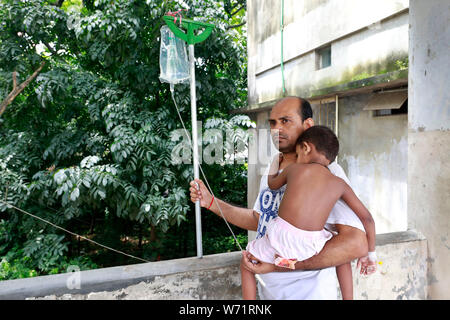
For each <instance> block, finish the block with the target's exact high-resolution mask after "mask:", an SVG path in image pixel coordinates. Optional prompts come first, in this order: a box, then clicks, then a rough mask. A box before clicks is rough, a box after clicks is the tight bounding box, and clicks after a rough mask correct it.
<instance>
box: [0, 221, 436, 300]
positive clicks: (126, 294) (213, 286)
mask: <svg viewBox="0 0 450 320" xmlns="http://www.w3.org/2000/svg"><path fill="white" fill-rule="evenodd" d="M377 255H378V258H379V262H380V264H379V266H378V271H377V273H376V274H374V275H371V276H369V277H367V276H363V275H360V274H359V271H358V270H357V269H356V261H354V262H353V263H352V264H353V284H354V296H355V299H357V300H364V299H370V300H372V299H426V298H427V290H428V289H427V287H428V279H427V270H428V268H427V264H428V263H427V261H428V255H427V240H426V239H425V237H424V236H423V235H422V234H421V233H419V232H417V231H415V230H408V231H403V232H394V233H386V234H378V235H377ZM240 259H241V253H240V252H231V253H222V254H215V255H209V256H205V257H203V258H202V259H198V258H196V257H192V258H183V259H175V260H167V261H159V262H151V263H142V264H135V265H128V266H119V267H113V268H103V269H96V270H89V271H81V272H79V273H65V274H58V275H51V276H42V277H36V278H28V279H19V280H9V281H1V282H0V299H49V300H69V299H70V300H92V299H94V300H103V299H107V300H118V299H132V300H139V299H147V300H150V299H155V300H156V299H159V300H164V299H172V300H177V299H183V300H192V299H196V300H200V299H215V300H223V299H227V300H234V299H241V278H240V272H239V263H240ZM74 276H77V277H78V279H79V280H80V281H79V284H80V285H79V288H80V289H70V284H71V282H70V280H71V279H73V277H74ZM68 284H69V286H68ZM336 285H337V286H338V283H337V281H336Z"/></svg>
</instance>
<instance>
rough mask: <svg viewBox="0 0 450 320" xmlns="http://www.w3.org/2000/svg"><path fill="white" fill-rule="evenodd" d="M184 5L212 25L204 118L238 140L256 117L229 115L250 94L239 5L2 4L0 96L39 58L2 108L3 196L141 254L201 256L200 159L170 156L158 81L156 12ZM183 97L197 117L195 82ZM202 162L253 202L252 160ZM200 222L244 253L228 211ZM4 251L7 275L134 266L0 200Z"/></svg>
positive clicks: (222, 244) (205, 50) (204, 64)
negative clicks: (195, 175)
mask: <svg viewBox="0 0 450 320" xmlns="http://www.w3.org/2000/svg"><path fill="white" fill-rule="evenodd" d="M186 6H188V7H189V10H188V11H184V12H183V15H184V16H185V17H190V18H194V17H200V18H201V19H202V20H203V21H208V22H210V23H213V24H215V25H216V28H215V30H214V32H213V34H212V35H211V36H210V37H209V38H208V39H207V41H205V42H202V43H200V44H197V45H196V47H195V55H196V58H197V68H196V79H197V83H196V87H197V106H198V119H199V121H202V122H203V123H204V124H205V128H215V129H218V130H226V129H228V130H232V132H233V133H234V134H233V135H232V138H233V139H234V140H235V141H237V140H242V139H243V137H244V138H245V132H246V129H247V128H250V127H252V126H253V125H254V124H253V123H252V122H251V121H250V120H249V118H248V117H246V116H242V115H237V116H236V115H234V116H233V114H231V113H230V111H232V110H234V109H237V108H241V107H244V106H245V104H246V101H247V91H246V90H247V89H246V88H247V83H246V75H247V65H246V61H247V60H246V30H245V9H246V7H245V1H232V0H230V1H207V0H198V1H196V0H192V1H156V0H155V1H153V0H147V1H138V0H131V1H130V0H126V1H125V0H118V1H110V0H108V1H106V0H95V1H93V0H84V1H81V0H78V1H76V0H72V1H69V0H66V1H61V0H60V1H44V0H29V1H17V0H16V1H13V0H1V1H0V101H1V100H3V99H4V98H5V97H6V96H7V95H8V93H9V92H10V91H11V90H12V89H13V82H12V73H13V72H14V71H15V72H16V74H17V82H18V84H20V83H22V82H23V81H25V80H26V79H27V78H28V77H30V75H32V74H33V72H35V71H37V70H38V68H39V66H41V65H42V64H44V67H43V69H42V70H40V72H39V73H38V75H37V77H36V78H35V79H34V80H33V81H31V82H30V83H29V84H28V85H27V86H26V87H25V88H24V90H23V91H22V92H21V93H20V94H19V95H18V96H17V97H16V98H15V99H14V101H13V102H12V103H11V104H9V105H7V107H6V109H5V110H4V112H3V113H2V114H1V115H0V199H2V200H4V201H6V202H7V203H10V204H12V205H14V206H17V207H19V208H21V209H24V210H26V211H28V212H30V213H32V214H34V215H36V216H39V217H42V218H44V219H46V220H49V221H51V222H52V223H54V224H56V225H59V226H61V227H64V228H66V229H68V230H71V231H73V232H75V233H77V234H81V235H83V236H85V237H87V238H90V239H92V240H95V241H97V242H99V243H102V244H105V245H107V246H110V247H113V248H115V249H118V250H122V251H124V252H127V253H130V254H133V255H136V256H138V257H141V258H143V259H146V260H151V261H155V260H161V259H174V258H180V257H187V256H194V255H196V244H195V221H194V220H195V219H194V214H193V212H194V210H193V205H192V203H191V202H190V201H189V198H188V196H189V195H188V187H189V186H188V182H189V181H190V179H192V166H191V165H189V164H181V165H174V164H172V163H171V151H172V149H173V148H174V146H175V145H176V144H177V143H178V142H176V141H173V139H171V132H172V131H173V130H175V129H179V128H180V127H181V126H180V122H179V120H178V118H177V114H176V111H175V108H174V106H173V102H172V100H171V97H170V91H169V88H168V85H167V84H163V83H161V82H160V81H159V79H158V77H159V38H158V37H159V34H160V28H161V26H162V21H163V20H162V16H163V15H164V14H165V13H166V12H168V11H176V10H178V9H182V8H186ZM175 97H176V100H177V103H178V105H179V106H180V108H181V112H182V115H183V118H184V121H185V122H186V124H188V125H189V124H190V112H189V110H190V107H189V103H190V96H189V88H188V87H187V86H182V85H180V86H176V88H175ZM188 130H190V128H189V127H188ZM203 143H204V144H205V145H206V144H207V143H208V139H205V140H204V141H203ZM227 143H229V141H227ZM239 151H240V150H235V152H236V153H238V152H239ZM203 169H204V171H205V173H206V176H207V177H208V180H209V181H210V184H211V187H212V188H213V191H214V193H215V194H217V195H220V197H221V198H222V199H224V200H226V201H228V202H231V203H233V204H237V205H240V206H243V207H245V206H246V199H247V194H246V184H247V175H246V174H247V171H246V169H247V168H246V164H245V163H233V164H225V163H221V164H212V165H203ZM236 186H238V187H236ZM202 219H203V220H202V224H203V248H204V254H212V253H218V252H226V251H234V250H237V249H238V247H237V246H236V244H235V243H234V240H233V239H232V237H231V235H230V232H229V230H228V229H227V228H226V225H225V224H224V222H223V221H221V220H220V219H221V218H219V217H217V216H215V215H214V214H211V213H208V212H206V210H205V211H203V212H202ZM233 229H234V232H235V233H236V234H237V236H238V238H239V241H240V243H241V244H242V246H245V244H246V241H247V237H246V231H244V230H240V229H238V228H235V227H233ZM0 261H1V263H0V280H1V279H14V278H22V277H31V276H37V275H44V274H54V273H59V272H65V271H66V270H67V267H68V266H70V265H77V266H79V267H80V268H81V269H82V270H84V269H91V268H99V267H108V266H116V265H124V264H131V263H138V262H139V261H137V260H135V259H132V258H129V257H126V256H123V255H119V254H117V253H114V252H111V251H107V250H105V249H103V248H101V247H98V246H95V245H94V244H92V243H89V242H88V241H85V240H82V239H81V238H78V237H76V236H72V235H70V234H67V233H64V232H62V231H60V230H58V229H56V228H54V227H52V226H50V225H48V224H45V223H43V222H41V221H39V220H37V219H35V218H32V217H30V216H27V215H25V214H23V213H20V212H18V211H16V210H14V209H12V208H10V207H8V206H7V205H6V204H4V203H3V202H0Z"/></svg>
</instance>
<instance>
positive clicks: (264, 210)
mask: <svg viewBox="0 0 450 320" xmlns="http://www.w3.org/2000/svg"><path fill="white" fill-rule="evenodd" d="M285 190H286V185H284V186H283V187H281V188H280V189H278V190H271V189H270V188H268V187H267V188H265V189H263V190H261V192H260V196H259V197H258V201H259V203H258V207H259V211H260V218H259V221H258V230H257V234H256V238H257V239H258V238H261V237H262V236H263V235H264V234H265V233H266V228H267V225H268V224H269V222H270V221H271V220H272V219H273V218H275V217H277V216H278V208H279V207H280V203H281V199H282V198H283V195H284V191H285Z"/></svg>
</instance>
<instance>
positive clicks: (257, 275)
mask: <svg viewBox="0 0 450 320" xmlns="http://www.w3.org/2000/svg"><path fill="white" fill-rule="evenodd" d="M173 91H174V86H173V84H172V83H171V84H170V93H171V96H172V100H173V103H174V105H175V108H176V110H177V114H178V117H179V118H180V121H181V125H182V126H183V129H184V133H185V134H186V137H187V138H188V140H189V144H190V145H191V147H192V152H196V151H195V150H193V149H194V148H193V146H192V141H191V138H190V136H189V131H187V129H186V126H185V124H184V121H183V118H182V117H181V114H180V110H179V109H178V104H177V102H176V101H175V97H174V95H173ZM199 168H200V171H201V172H202V176H203V180H205V182H206V185H207V188H208V189H209V192H210V193H211V195H212V196H213V199H217V198H216V196H215V195H214V192H213V191H212V188H211V186H210V185H209V182H208V179H207V178H206V175H205V173H204V172H203V169H202V165H201V164H200V163H199ZM197 186H198V184H197ZM198 187H199V188H200V186H198ZM216 204H217V208H219V212H220V215H221V216H222V218H223V220H224V221H225V224H226V225H227V227H228V229H229V230H230V232H231V235H232V236H233V239H234V241H235V242H236V244H237V245H238V247H239V249H240V250H241V251H243V250H244V249H243V248H242V247H241V244H240V243H239V241H238V239H237V238H236V235H235V234H234V232H233V229H231V226H230V224H229V223H228V221H227V219H225V216H224V214H223V212H222V208H220V205H219V201H216ZM255 278H256V279H257V280H258V281H259V283H260V284H261V285H262V286H263V287H265V286H266V284H265V282H264V281H263V280H262V279H261V276H260V275H259V274H256V273H255Z"/></svg>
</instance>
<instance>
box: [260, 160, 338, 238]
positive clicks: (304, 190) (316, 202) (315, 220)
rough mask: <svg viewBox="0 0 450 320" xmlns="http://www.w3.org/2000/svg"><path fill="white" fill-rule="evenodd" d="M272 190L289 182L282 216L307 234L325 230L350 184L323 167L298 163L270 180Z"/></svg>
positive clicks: (281, 205)
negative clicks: (334, 208)
mask: <svg viewBox="0 0 450 320" xmlns="http://www.w3.org/2000/svg"><path fill="white" fill-rule="evenodd" d="M268 183H269V187H271V188H272V187H274V188H276V187H277V186H279V185H283V184H284V183H286V191H285V193H284V196H283V201H282V202H281V204H280V207H279V210H278V216H279V217H281V218H282V219H284V220H286V221H287V222H289V223H290V224H292V225H293V226H295V227H296V228H299V229H302V230H305V231H319V230H322V229H323V227H324V225H325V223H326V221H327V219H328V216H329V214H330V212H331V210H332V208H333V206H334V205H335V204H336V201H337V200H339V198H341V196H342V194H343V192H344V188H345V185H346V183H345V182H344V180H342V179H341V178H339V177H336V176H335V175H333V174H332V173H331V172H330V171H329V170H328V168H326V167H325V166H323V165H321V164H316V163H311V164H301V163H295V164H292V165H290V166H289V167H287V168H286V169H285V170H284V171H283V172H282V173H281V174H279V175H277V176H270V177H269V181H268Z"/></svg>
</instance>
